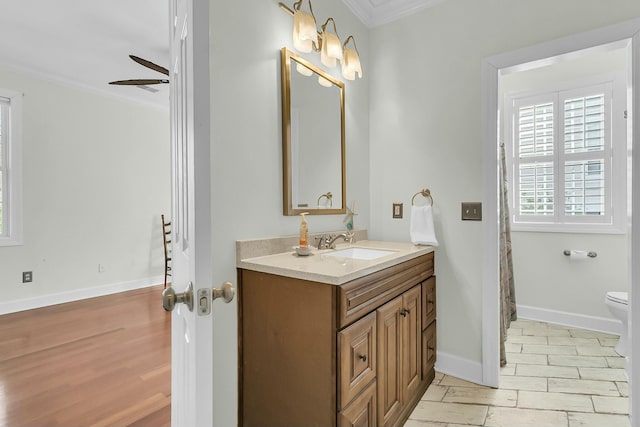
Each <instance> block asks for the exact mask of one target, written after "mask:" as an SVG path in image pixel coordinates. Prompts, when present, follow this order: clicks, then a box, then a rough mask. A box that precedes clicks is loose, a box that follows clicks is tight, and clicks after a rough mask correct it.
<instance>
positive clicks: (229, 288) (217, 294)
mask: <svg viewBox="0 0 640 427" xmlns="http://www.w3.org/2000/svg"><path fill="white" fill-rule="evenodd" d="M235 294H236V288H234V287H233V284H232V283H231V282H225V283H224V284H223V285H222V288H220V289H218V288H213V289H211V298H212V299H216V298H222V299H223V300H224V302H226V303H229V302H231V300H232V299H233V297H234V296H235Z"/></svg>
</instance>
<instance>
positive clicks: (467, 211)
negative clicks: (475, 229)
mask: <svg viewBox="0 0 640 427" xmlns="http://www.w3.org/2000/svg"><path fill="white" fill-rule="evenodd" d="M462 220H463V221H482V203H481V202H462Z"/></svg>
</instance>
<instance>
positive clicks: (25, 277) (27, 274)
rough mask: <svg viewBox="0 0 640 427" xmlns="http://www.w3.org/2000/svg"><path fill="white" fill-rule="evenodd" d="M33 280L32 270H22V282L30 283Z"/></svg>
mask: <svg viewBox="0 0 640 427" xmlns="http://www.w3.org/2000/svg"><path fill="white" fill-rule="evenodd" d="M30 282H33V272H32V271H23V272H22V283H30Z"/></svg>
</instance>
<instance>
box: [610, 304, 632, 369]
mask: <svg viewBox="0 0 640 427" xmlns="http://www.w3.org/2000/svg"><path fill="white" fill-rule="evenodd" d="M605 302H606V303H607V307H609V311H610V312H611V314H612V315H613V317H615V318H616V319H618V320H619V321H620V322H621V323H622V330H621V331H620V340H619V341H618V345H616V348H615V350H616V353H618V354H619V355H620V356H623V357H625V356H626V355H627V336H628V331H629V329H628V324H629V322H628V320H627V319H628V311H629V310H628V308H629V305H628V304H629V294H628V293H627V292H607V298H606V300H605Z"/></svg>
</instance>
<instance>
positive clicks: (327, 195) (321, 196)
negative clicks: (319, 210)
mask: <svg viewBox="0 0 640 427" xmlns="http://www.w3.org/2000/svg"><path fill="white" fill-rule="evenodd" d="M323 198H326V199H327V200H328V201H329V207H330V208H331V207H333V194H331V191H328V192H327V193H325V194H321V195H320V197H318V200H317V201H316V206H320V200H322V199H323Z"/></svg>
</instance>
